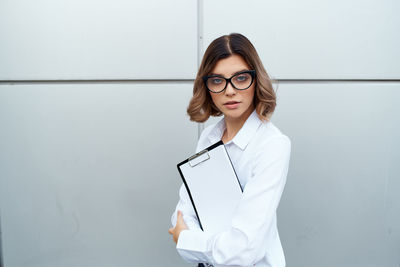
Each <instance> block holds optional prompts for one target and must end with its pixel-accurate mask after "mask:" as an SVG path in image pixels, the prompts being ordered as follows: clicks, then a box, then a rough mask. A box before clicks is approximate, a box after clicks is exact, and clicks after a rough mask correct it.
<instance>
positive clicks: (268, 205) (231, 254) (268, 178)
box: [176, 135, 291, 266]
mask: <svg viewBox="0 0 400 267" xmlns="http://www.w3.org/2000/svg"><path fill="white" fill-rule="evenodd" d="M263 147H265V148H266V149H262V151H259V152H258V153H257V154H256V155H255V157H254V165H253V169H252V176H251V177H250V179H249V180H248V182H247V184H246V186H245V189H244V191H243V196H242V199H241V200H240V202H239V205H238V207H237V210H236V212H235V215H234V217H233V219H232V223H231V227H230V229H228V230H226V231H224V232H220V233H218V234H215V235H209V234H207V233H204V232H203V231H201V230H200V229H189V230H184V231H182V232H181V233H180V236H179V239H178V243H177V247H176V248H177V250H178V252H179V254H180V255H181V257H182V258H184V259H185V260H186V261H188V262H208V263H211V264H215V265H217V264H218V265H238V266H252V265H254V264H255V263H257V262H258V261H260V260H261V259H262V258H263V257H264V256H265V253H266V249H267V248H266V247H265V240H266V239H267V238H268V233H269V230H270V228H271V226H272V225H273V222H274V218H275V215H276V210H277V207H278V204H279V201H280V198H281V195H282V193H283V189H284V186H285V184H286V176H287V172H288V167H289V159H290V150H291V144H290V140H289V138H288V137H286V136H285V135H281V136H277V137H273V138H271V139H270V140H269V141H268V142H267V144H266V146H263ZM184 215H185V214H184Z"/></svg>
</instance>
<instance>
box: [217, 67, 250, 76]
mask: <svg viewBox="0 0 400 267" xmlns="http://www.w3.org/2000/svg"><path fill="white" fill-rule="evenodd" d="M247 70H248V69H242V70H239V71H237V72H235V73H232V76H234V75H236V74H238V73H240V72H242V71H247ZM210 75H218V76H222V77H224V75H222V74H221V73H210Z"/></svg>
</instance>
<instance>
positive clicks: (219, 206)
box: [177, 141, 243, 234]
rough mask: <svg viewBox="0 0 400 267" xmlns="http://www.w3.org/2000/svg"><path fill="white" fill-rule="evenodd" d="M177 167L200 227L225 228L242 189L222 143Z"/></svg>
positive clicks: (209, 231)
mask: <svg viewBox="0 0 400 267" xmlns="http://www.w3.org/2000/svg"><path fill="white" fill-rule="evenodd" d="M177 167H178V171H179V173H180V175H181V177H182V180H183V183H184V185H185V187H186V190H187V192H188V195H189V198H190V201H191V202H192V205H193V208H194V211H195V213H196V216H197V219H198V221H199V224H200V228H201V229H202V230H203V231H204V232H208V233H212V234H213V233H218V232H221V231H223V230H226V229H228V228H229V227H230V225H231V219H232V217H233V214H234V212H235V210H236V207H237V205H238V203H239V201H240V199H241V197H242V193H243V189H242V187H241V185H240V182H239V179H238V177H237V175H236V172H235V169H234V167H233V165H232V162H231V159H230V158H229V154H228V152H227V151H226V148H225V145H224V143H223V142H222V141H219V142H217V143H215V144H213V145H211V146H209V147H208V148H206V149H204V150H202V151H200V152H199V153H196V154H195V155H193V156H191V157H189V158H188V159H186V160H184V161H182V162H181V163H179V164H178V165H177Z"/></svg>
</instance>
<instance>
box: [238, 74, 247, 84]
mask: <svg viewBox="0 0 400 267" xmlns="http://www.w3.org/2000/svg"><path fill="white" fill-rule="evenodd" d="M236 80H237V81H238V82H244V81H246V80H247V76H246V75H239V76H237V77H236Z"/></svg>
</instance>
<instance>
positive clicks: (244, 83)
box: [232, 73, 253, 90]
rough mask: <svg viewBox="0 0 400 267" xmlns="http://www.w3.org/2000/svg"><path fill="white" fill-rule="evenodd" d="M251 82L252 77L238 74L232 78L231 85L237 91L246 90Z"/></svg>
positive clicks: (246, 74) (248, 74)
mask: <svg viewBox="0 0 400 267" xmlns="http://www.w3.org/2000/svg"><path fill="white" fill-rule="evenodd" d="M252 82H253V76H251V74H250V73H239V74H237V75H235V76H233V77H232V83H233V85H234V86H235V87H236V88H237V89H242V90H243V89H247V88H249V87H250V85H251V83H252Z"/></svg>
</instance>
